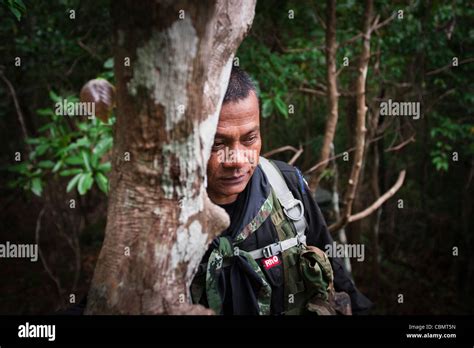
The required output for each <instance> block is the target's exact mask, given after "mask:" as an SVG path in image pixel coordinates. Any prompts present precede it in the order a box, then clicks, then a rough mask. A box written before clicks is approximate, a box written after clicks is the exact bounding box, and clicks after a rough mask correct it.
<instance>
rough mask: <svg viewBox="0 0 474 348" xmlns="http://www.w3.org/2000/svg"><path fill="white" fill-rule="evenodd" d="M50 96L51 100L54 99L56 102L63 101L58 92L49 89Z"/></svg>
mask: <svg viewBox="0 0 474 348" xmlns="http://www.w3.org/2000/svg"><path fill="white" fill-rule="evenodd" d="M49 97H50V98H51V100H52V101H54V102H55V103H61V102H62V100H61V97H59V96H58V95H57V94H56V93H54V91H53V90H50V91H49Z"/></svg>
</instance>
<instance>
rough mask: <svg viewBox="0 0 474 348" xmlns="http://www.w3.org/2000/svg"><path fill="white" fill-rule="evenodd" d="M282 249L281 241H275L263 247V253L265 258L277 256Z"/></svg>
mask: <svg viewBox="0 0 474 348" xmlns="http://www.w3.org/2000/svg"><path fill="white" fill-rule="evenodd" d="M280 251H281V246H280V243H273V244H270V245H267V246H266V247H264V248H263V250H262V253H263V256H264V257H265V258H269V257H272V256H275V255H276V254H278V253H279V252H280Z"/></svg>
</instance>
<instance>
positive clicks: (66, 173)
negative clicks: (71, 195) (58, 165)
mask: <svg viewBox="0 0 474 348" xmlns="http://www.w3.org/2000/svg"><path fill="white" fill-rule="evenodd" d="M83 172H84V170H82V168H73V169H65V170H62V171H61V172H60V173H59V175H61V176H70V175H75V174H79V173H83Z"/></svg>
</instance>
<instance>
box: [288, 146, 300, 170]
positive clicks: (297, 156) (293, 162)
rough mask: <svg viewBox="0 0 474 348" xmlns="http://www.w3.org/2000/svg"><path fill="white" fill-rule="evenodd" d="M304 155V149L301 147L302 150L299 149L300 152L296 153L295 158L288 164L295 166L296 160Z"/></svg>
mask: <svg viewBox="0 0 474 348" xmlns="http://www.w3.org/2000/svg"><path fill="white" fill-rule="evenodd" d="M302 153H303V147H302V146H301V145H300V148H299V149H298V152H296V153H295V154H294V155H293V157H291V159H290V160H289V161H288V164H290V165H293V164H295V162H296V160H297V159H298V158H299V157H300V156H301V154H302Z"/></svg>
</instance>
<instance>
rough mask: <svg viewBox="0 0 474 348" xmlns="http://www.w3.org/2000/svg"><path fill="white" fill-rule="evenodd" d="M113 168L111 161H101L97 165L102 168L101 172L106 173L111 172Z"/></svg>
mask: <svg viewBox="0 0 474 348" xmlns="http://www.w3.org/2000/svg"><path fill="white" fill-rule="evenodd" d="M111 168H112V164H111V163H110V162H104V163H101V164H99V166H98V167H97V169H98V170H100V171H101V172H104V173H107V172H109V171H110V169H111Z"/></svg>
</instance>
